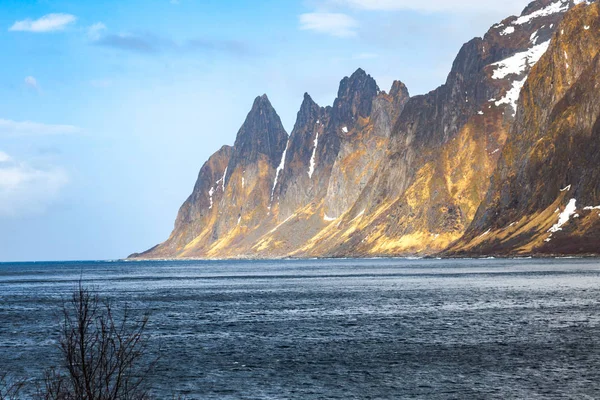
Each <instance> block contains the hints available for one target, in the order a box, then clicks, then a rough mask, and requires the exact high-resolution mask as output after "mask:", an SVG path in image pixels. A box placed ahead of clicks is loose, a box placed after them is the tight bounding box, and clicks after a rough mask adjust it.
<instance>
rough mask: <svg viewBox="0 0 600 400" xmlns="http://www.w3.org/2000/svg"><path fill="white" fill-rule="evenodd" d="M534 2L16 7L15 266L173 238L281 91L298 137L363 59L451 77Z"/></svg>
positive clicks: (18, 0) (7, 181)
mask: <svg viewBox="0 0 600 400" xmlns="http://www.w3.org/2000/svg"><path fill="white" fill-rule="evenodd" d="M526 4H527V1H526V0H525V1H521V0H504V1H501V2H500V1H498V0H461V1H452V0H443V1H442V0H420V1H416V0H411V1H408V0H305V1H303V0H285V1H284V0H252V1H250V0H245V1H242V0H178V1H176V0H118V1H117V0H103V1H81V0H69V1H67V0H3V1H2V2H0V48H1V49H2V51H1V54H2V56H1V60H2V69H1V70H0V260H5V261H8V260H66V259H113V258H120V257H125V256H127V255H128V254H129V253H132V252H134V251H141V250H144V249H146V248H148V247H151V246H153V245H154V244H156V243H158V242H160V241H162V240H164V239H166V238H167V237H168V235H169V233H170V231H171V229H172V226H173V222H174V219H175V216H176V213H177V210H178V208H179V206H180V205H181V203H182V202H183V201H184V200H185V198H186V197H187V196H188V195H189V193H190V192H191V190H192V188H193V185H194V182H195V179H196V176H197V174H198V171H199V169H200V167H201V166H202V164H203V162H204V161H205V160H206V159H207V158H208V157H209V156H210V155H211V154H212V153H213V152H214V151H216V150H217V149H218V148H219V147H221V146H222V145H223V144H233V142H234V140H235V135H236V133H237V130H238V129H239V127H240V125H241V124H242V123H243V120H244V118H245V116H246V114H247V112H248V111H249V109H250V107H251V105H252V102H253V100H254V98H255V97H256V96H258V95H261V94H263V93H267V94H268V96H269V98H270V99H271V102H272V103H273V105H274V106H275V108H276V109H277V111H278V113H279V115H280V116H281V118H282V120H283V123H284V125H285V127H286V129H287V130H288V132H289V131H291V129H292V127H293V124H294V121H295V116H296V112H297V111H298V108H299V106H300V103H301V101H302V96H303V94H304V92H309V93H310V94H311V95H312V96H313V98H314V99H315V100H316V101H317V102H319V103H320V104H321V105H329V104H331V103H332V102H333V99H334V97H335V94H336V91H337V86H338V84H339V81H340V80H341V78H343V77H344V76H346V75H349V74H351V73H352V72H354V70H356V69H357V68H358V67H362V68H363V69H365V70H366V71H367V72H368V73H370V74H371V75H372V76H373V77H374V78H375V79H376V80H377V81H378V83H379V86H380V87H381V89H382V90H387V89H389V87H390V86H391V84H392V81H393V80H394V79H399V80H402V81H403V82H405V83H406V84H407V86H408V88H409V90H410V92H411V94H413V95H414V94H422V93H425V92H427V91H429V90H432V89H434V88H435V87H437V86H439V85H440V84H441V83H443V82H444V80H445V78H446V75H447V74H448V72H449V70H450V66H451V64H452V61H453V59H454V57H455V55H456V54H457V52H458V50H459V48H460V46H461V44H462V43H464V42H466V41H468V40H470V39H471V38H472V37H474V36H481V35H483V34H484V33H485V31H487V29H488V28H489V26H491V25H492V24H493V23H495V22H497V21H499V20H501V19H503V18H504V17H506V16H509V15H512V14H518V13H520V11H521V10H522V9H523V8H524V7H525V6H526Z"/></svg>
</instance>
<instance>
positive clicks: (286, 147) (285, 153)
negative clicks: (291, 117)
mask: <svg viewBox="0 0 600 400" xmlns="http://www.w3.org/2000/svg"><path fill="white" fill-rule="evenodd" d="M289 147H290V140H289V139H288V142H287V144H286V145H285V150H283V154H282V155H281V162H280V163H279V166H278V167H277V170H276V171H275V182H273V189H271V204H273V196H274V195H275V188H276V187H277V181H278V179H279V174H280V173H281V172H283V170H284V169H285V157H286V155H287V151H288V148H289ZM270 208H271V207H269V209H270Z"/></svg>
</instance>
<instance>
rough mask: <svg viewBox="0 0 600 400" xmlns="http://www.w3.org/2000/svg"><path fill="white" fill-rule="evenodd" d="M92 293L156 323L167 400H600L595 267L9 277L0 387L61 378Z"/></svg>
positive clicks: (131, 268) (349, 264)
mask: <svg viewBox="0 0 600 400" xmlns="http://www.w3.org/2000/svg"><path fill="white" fill-rule="evenodd" d="M80 277H83V281H84V282H85V284H86V285H90V286H92V287H94V288H97V289H98V290H99V291H101V292H102V293H103V294H105V295H106V296H108V297H110V298H111V299H113V300H114V301H115V302H116V303H117V305H122V303H124V302H126V303H128V304H129V306H130V307H131V308H133V309H134V310H135V311H140V312H141V311H143V310H150V311H151V324H150V328H149V333H150V334H151V336H152V343H153V346H154V347H157V346H158V344H159V343H160V347H161V348H162V350H161V359H160V363H159V366H158V371H157V374H156V376H155V377H154V379H153V387H154V393H155V394H157V395H158V396H159V397H162V398H166V397H170V396H171V395H172V394H183V395H186V396H188V397H189V398H198V399H399V398H410V399H464V398H471V399H478V398H481V399H510V398H520V399H524V398H526V399H554V398H556V399H558V398H575V399H585V398H600V326H599V325H600V262H598V261H596V260H565V259H563V260H544V261H540V260H452V261H447V260H444V261H442V260H364V261H357V260H338V261H276V262H115V263H51V264H48V263H45V264H0V372H2V371H4V372H8V373H10V374H11V375H13V376H24V375H26V376H39V374H41V372H42V370H43V369H44V368H45V367H47V366H49V365H53V364H56V363H57V357H58V353H57V350H56V342H55V339H56V327H57V317H56V314H57V312H58V311H59V310H60V306H61V304H62V301H63V300H64V299H65V298H67V297H68V296H69V295H70V293H71V292H72V291H73V289H74V288H75V287H76V286H77V283H78V281H79V278H80Z"/></svg>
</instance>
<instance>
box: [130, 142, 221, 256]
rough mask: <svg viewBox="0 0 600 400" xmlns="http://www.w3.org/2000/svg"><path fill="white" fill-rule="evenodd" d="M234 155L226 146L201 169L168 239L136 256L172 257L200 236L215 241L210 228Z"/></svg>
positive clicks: (216, 214)
mask: <svg viewBox="0 0 600 400" xmlns="http://www.w3.org/2000/svg"><path fill="white" fill-rule="evenodd" d="M232 153H233V147H231V146H223V147H222V148H221V149H220V150H219V151H217V152H216V153H215V154H213V155H212V156H211V157H210V158H209V159H208V161H207V162H206V163H205V164H204V165H203V166H202V168H201V169H200V173H199V174H198V180H197V181H196V185H195V186H194V190H193V192H192V194H191V195H190V197H188V198H187V200H186V201H185V203H183V205H182V206H181V208H180V209H179V213H178V214H177V219H176V221H175V229H174V230H173V233H172V234H171V236H170V237H169V239H168V240H167V241H165V242H164V243H162V244H160V245H158V246H156V247H154V248H152V249H150V250H148V251H147V252H145V253H142V254H139V255H137V256H139V257H155V258H166V257H173V256H175V255H179V254H180V253H181V252H183V251H184V249H185V247H186V246H187V245H188V244H189V243H190V242H192V241H193V240H194V239H196V238H197V237H199V236H201V235H203V236H204V237H207V241H210V240H214V238H209V237H208V236H209V235H207V233H208V232H207V227H209V226H214V225H215V223H216V222H217V219H218V217H219V215H221V211H220V209H221V200H222V199H223V195H224V193H225V178H226V173H227V166H228V165H229V162H230V160H231V155H232Z"/></svg>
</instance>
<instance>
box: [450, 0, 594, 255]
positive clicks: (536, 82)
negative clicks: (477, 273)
mask: <svg viewBox="0 0 600 400" xmlns="http://www.w3.org/2000/svg"><path fill="white" fill-rule="evenodd" d="M599 16H600V5H599V4H598V3H594V4H591V5H587V4H581V5H579V6H578V7H576V8H575V9H573V10H572V11H571V12H570V13H569V14H568V15H567V17H566V18H565V19H564V21H563V22H562V23H561V24H560V26H559V28H558V30H557V32H556V33H555V35H554V38H553V41H552V44H551V45H550V48H549V50H548V51H547V52H546V54H545V55H544V56H543V57H542V59H541V60H540V62H539V63H538V64H537V65H536V67H535V68H534V69H533V71H532V73H531V75H530V77H529V79H528V80H527V82H526V83H525V86H524V88H523V92H522V96H521V98H520V100H519V112H518V114H517V119H516V122H515V124H514V126H513V128H512V131H511V135H510V139H509V140H508V142H507V144H506V147H505V148H504V151H503V153H502V158H501V160H500V162H499V165H498V168H497V170H496V171H495V173H494V175H493V179H492V184H491V187H490V190H489V192H488V194H487V196H486V198H485V201H484V202H483V204H482V205H481V206H480V208H479V211H478V212H477V216H476V218H475V220H474V222H473V224H472V226H471V227H470V228H469V230H468V232H467V234H466V235H465V237H464V238H463V239H461V240H460V241H459V242H458V243H456V244H455V245H454V246H453V247H452V248H451V249H450V251H449V254H453V255H457V254H467V253H468V254H523V255H525V254H578V253H599V252H600V235H599V234H600V225H599V223H600V218H599V210H600V208H594V207H596V205H598V204H600V191H599V189H600V183H599V182H600V181H599V180H598V178H600V171H599V168H598V165H600V164H599V162H600V152H599V150H600V144H599V141H598V139H599V137H598V134H599V133H600V132H599V126H600V124H599V119H598V118H599V116H600V95H599V91H598V88H599V87H600V78H599V77H600V75H598V73H599V72H600V56H599V50H600V30H599V29H600V24H599Z"/></svg>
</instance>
